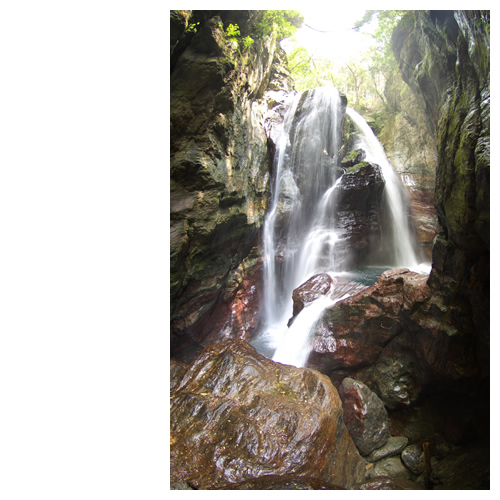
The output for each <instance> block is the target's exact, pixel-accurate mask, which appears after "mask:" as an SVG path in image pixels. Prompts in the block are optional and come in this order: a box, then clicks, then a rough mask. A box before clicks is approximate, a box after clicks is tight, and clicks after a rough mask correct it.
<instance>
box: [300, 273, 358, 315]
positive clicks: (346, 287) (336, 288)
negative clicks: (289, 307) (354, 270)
mask: <svg viewBox="0 0 500 500" xmlns="http://www.w3.org/2000/svg"><path fill="white" fill-rule="evenodd" d="M366 288H367V287H366V286H363V285H360V284H359V283H355V282H354V281H349V280H346V279H344V278H338V277H334V278H332V277H331V276H330V275H329V274H327V273H321V274H316V275H314V276H312V277H311V278H309V279H308V280H307V281H306V282H305V283H303V284H302V285H300V286H299V287H297V288H296V289H295V290H294V291H293V294H292V300H293V317H295V316H297V314H299V313H300V311H302V309H304V307H305V306H307V305H309V304H310V303H311V302H314V301H315V300H316V299H317V298H318V297H319V296H320V295H326V296H328V297H330V298H332V299H339V298H342V297H344V296H346V295H355V294H356V293H358V292H360V291H361V290H366Z"/></svg>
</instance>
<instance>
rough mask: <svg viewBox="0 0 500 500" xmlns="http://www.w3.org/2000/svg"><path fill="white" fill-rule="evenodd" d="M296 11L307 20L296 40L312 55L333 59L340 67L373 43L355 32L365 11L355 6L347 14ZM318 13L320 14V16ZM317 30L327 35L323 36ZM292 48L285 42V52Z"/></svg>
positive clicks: (346, 11)
mask: <svg viewBox="0 0 500 500" xmlns="http://www.w3.org/2000/svg"><path fill="white" fill-rule="evenodd" d="M297 10H300V12H301V13H302V14H303V16H304V25H303V26H302V28H300V29H299V30H297V32H296V33H295V35H294V38H295V39H296V40H297V42H298V44H299V45H301V46H303V47H305V48H306V49H307V51H308V52H310V53H311V54H312V55H316V56H318V57H322V58H328V59H331V60H332V61H333V62H335V63H338V64H339V65H341V64H344V63H345V62H348V61H349V60H350V59H351V58H355V57H357V56H359V55H360V53H362V52H364V51H365V50H366V49H367V48H368V46H369V45H370V43H371V41H370V38H369V37H368V36H367V35H365V34H363V33H360V32H357V31H355V30H353V29H352V26H353V25H354V23H355V22H356V21H358V20H360V19H361V18H362V17H363V15H364V13H365V8H364V7H356V6H354V5H353V6H352V7H351V8H349V9H348V10H342V11H339V10H338V8H337V9H332V10H331V11H327V10H324V9H323V10H321V11H318V9H317V8H310V9H297ZM318 12H320V13H321V15H320V16H318ZM306 24H307V25H308V26H310V27H311V28H314V29H311V28H309V27H308V26H306ZM316 30H321V31H326V32H327V33H320V32H319V31H316ZM290 45H291V42H287V41H283V42H282V46H283V48H284V49H285V50H288V48H289V47H290Z"/></svg>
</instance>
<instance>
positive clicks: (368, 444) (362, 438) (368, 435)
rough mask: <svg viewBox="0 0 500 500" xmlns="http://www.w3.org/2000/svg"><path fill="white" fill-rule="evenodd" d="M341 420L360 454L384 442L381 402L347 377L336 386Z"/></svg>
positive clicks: (385, 430) (386, 423) (385, 429)
mask: <svg viewBox="0 0 500 500" xmlns="http://www.w3.org/2000/svg"><path fill="white" fill-rule="evenodd" d="M339 395H340V398H341V399H342V404H343V408H344V422H345V424H346V427H347V429H348V430H349V433H350V434H351V436H352V438H353V440H354V443H355V445H356V446H357V448H358V450H359V451H360V453H361V454H362V455H368V454H369V453H371V452H372V451H373V450H376V449H377V448H380V447H381V446H383V445H385V444H386V443H387V441H388V439H389V437H390V435H389V418H388V415H387V410H386V409H385V407H384V403H383V402H382V401H381V400H380V399H379V397H378V396H377V395H376V394H375V393H374V392H372V391H371V390H370V388H369V387H367V386H366V385H365V384H363V383H362V382H360V381H359V380H354V379H352V378H349V377H346V378H345V379H344V380H343V381H342V384H341V385H340V387H339Z"/></svg>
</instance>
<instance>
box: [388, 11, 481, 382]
mask: <svg viewBox="0 0 500 500" xmlns="http://www.w3.org/2000/svg"><path fill="white" fill-rule="evenodd" d="M392 46H393V50H394V53H395V56H396V59H397V60H398V64H399V67H400V70H401V73H402V76H403V79H404V80H405V81H406V82H407V84H408V85H409V87H410V88H411V89H412V91H413V93H414V95H415V98H416V99H417V101H418V103H419V105H420V107H421V109H422V110H423V111H424V114H425V118H426V125H427V128H428V130H429V132H430V133H431V134H432V136H433V137H434V138H435V140H436V144H437V153H438V164H437V169H436V187H435V195H434V203H435V206H436V211H437V216H438V229H437V236H436V238H435V241H434V247H433V254H432V262H433V268H432V273H431V276H430V279H429V285H430V287H431V289H432V290H434V291H439V293H440V294H442V300H443V305H445V320H446V321H443V323H448V324H449V328H448V335H453V334H460V335H465V336H467V337H468V338H469V339H470V340H471V341H472V344H473V345H472V348H471V349H472V351H473V354H472V353H471V356H472V355H475V356H476V359H477V362H478V364H479V365H480V367H481V370H482V372H483V373H488V360H489V297H490V295H489V287H490V281H489V272H490V271H489V259H490V250H489V211H490V207H489V185H490V184H489V182H490V181H489V166H490V154H489V149H490V125H489V114H490V111H489V109H490V88H489V12H488V11H415V13H414V14H413V13H412V14H409V15H407V16H406V17H405V18H403V19H402V21H401V22H400V24H399V25H398V27H397V28H396V30H395V31H394V34H393V39H392Z"/></svg>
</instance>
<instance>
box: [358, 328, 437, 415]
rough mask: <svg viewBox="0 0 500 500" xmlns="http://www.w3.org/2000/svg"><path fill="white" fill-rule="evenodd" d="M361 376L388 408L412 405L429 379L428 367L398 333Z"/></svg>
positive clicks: (393, 408) (394, 408)
mask: <svg viewBox="0 0 500 500" xmlns="http://www.w3.org/2000/svg"><path fill="white" fill-rule="evenodd" d="M403 340H404V337H403ZM362 377H363V380H364V381H365V382H366V383H367V384H368V385H369V386H370V387H371V388H372V389H373V390H374V391H375V392H376V393H377V394H378V395H379V397H380V399H382V401H383V402H384V404H385V405H386V406H387V408H388V409H390V410H397V409H401V408H408V407H410V406H412V405H414V404H415V403H416V402H417V401H418V399H419V397H420V395H421V394H422V391H423V390H424V387H425V386H426V384H427V383H428V382H429V381H430V375H429V369H428V368H427V367H426V366H425V364H424V362H423V361H422V360H421V359H420V358H419V356H418V353H416V352H415V351H413V350H411V349H410V348H409V347H408V346H407V345H406V342H404V341H401V339H400V338H399V337H398V338H396V339H394V340H392V341H391V342H390V343H389V344H388V345H387V347H385V348H384V350H383V351H382V353H381V354H380V356H379V359H378V360H377V362H376V363H375V365H373V366H372V367H371V368H369V369H367V370H365V371H364V372H363V374H362Z"/></svg>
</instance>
